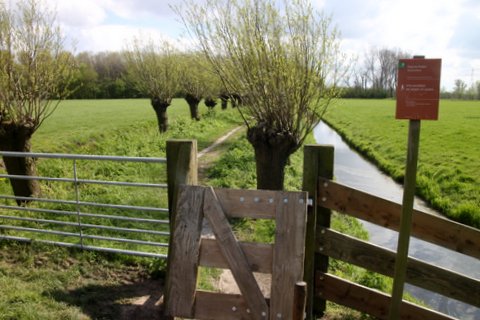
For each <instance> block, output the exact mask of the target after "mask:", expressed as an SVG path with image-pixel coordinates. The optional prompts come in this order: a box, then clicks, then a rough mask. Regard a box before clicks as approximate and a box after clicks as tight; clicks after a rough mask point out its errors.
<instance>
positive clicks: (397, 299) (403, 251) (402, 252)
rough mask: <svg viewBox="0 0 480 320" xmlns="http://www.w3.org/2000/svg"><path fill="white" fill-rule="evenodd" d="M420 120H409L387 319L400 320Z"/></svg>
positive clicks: (410, 228)
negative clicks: (395, 252) (395, 254)
mask: <svg viewBox="0 0 480 320" xmlns="http://www.w3.org/2000/svg"><path fill="white" fill-rule="evenodd" d="M420 125H421V121H420V120H410V121H409V126H408V146H407V161H406V164H405V178H404V185H403V200H402V214H401V215H400V228H399V231H398V242H397V257H396V259H395V275H394V277H393V288H392V299H391V304H390V311H389V316H388V318H389V319H390V320H398V319H400V315H399V311H400V305H401V304H402V297H403V291H404V287H405V278H406V274H407V262H408V248H409V246H410V235H411V233H412V217H413V201H414V200H415V189H416V187H417V162H418V151H419V149H420Z"/></svg>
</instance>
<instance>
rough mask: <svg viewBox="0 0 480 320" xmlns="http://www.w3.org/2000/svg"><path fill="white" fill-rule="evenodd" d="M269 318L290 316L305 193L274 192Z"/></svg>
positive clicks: (300, 257)
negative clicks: (274, 223) (274, 214)
mask: <svg viewBox="0 0 480 320" xmlns="http://www.w3.org/2000/svg"><path fill="white" fill-rule="evenodd" d="M275 203H276V208H277V210H276V231H275V248H274V251H273V267H272V268H273V270H272V289H271V294H270V320H278V319H292V318H293V301H294V295H295V284H296V283H297V282H298V281H300V280H302V279H303V262H304V258H305V230H306V219H307V193H306V192H301V193H299V192H278V193H277V194H276V198H275Z"/></svg>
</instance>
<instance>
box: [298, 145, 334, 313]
mask: <svg viewBox="0 0 480 320" xmlns="http://www.w3.org/2000/svg"><path fill="white" fill-rule="evenodd" d="M333 154H334V147H333V146H332V145H305V147H304V151H303V184H302V190H303V191H307V192H308V197H309V199H310V200H311V201H312V203H311V204H312V205H311V206H309V207H308V212H307V233H306V237H305V267H304V280H305V282H306V283H307V307H306V314H307V319H309V320H310V319H315V316H322V315H323V313H324V312H325V309H326V301H325V300H324V299H321V298H317V297H315V271H316V270H319V271H322V272H327V269H328V256H325V255H322V254H319V253H315V252H316V248H315V240H316V232H317V231H316V230H317V229H318V230H320V229H321V228H322V227H323V228H329V227H330V216H331V210H329V209H326V208H323V207H321V206H320V205H319V203H318V201H317V195H318V177H323V178H327V179H332V178H333Z"/></svg>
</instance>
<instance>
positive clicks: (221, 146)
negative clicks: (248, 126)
mask: <svg viewBox="0 0 480 320" xmlns="http://www.w3.org/2000/svg"><path fill="white" fill-rule="evenodd" d="M244 130H245V127H243V126H240V127H236V128H235V129H233V130H231V131H230V132H228V133H227V134H225V135H223V136H221V137H220V138H218V139H217V140H216V141H215V142H214V143H213V144H212V145H210V146H208V147H207V148H205V149H203V150H201V151H200V152H199V153H198V155H197V158H198V181H200V184H205V182H206V178H207V177H206V172H207V170H208V168H210V166H212V165H213V164H214V163H215V161H217V160H218V158H219V157H220V155H221V154H222V152H223V151H225V150H226V149H227V147H228V145H227V144H226V143H225V142H226V141H227V140H228V139H230V138H233V137H234V136H236V135H240V133H242V132H243V131H244Z"/></svg>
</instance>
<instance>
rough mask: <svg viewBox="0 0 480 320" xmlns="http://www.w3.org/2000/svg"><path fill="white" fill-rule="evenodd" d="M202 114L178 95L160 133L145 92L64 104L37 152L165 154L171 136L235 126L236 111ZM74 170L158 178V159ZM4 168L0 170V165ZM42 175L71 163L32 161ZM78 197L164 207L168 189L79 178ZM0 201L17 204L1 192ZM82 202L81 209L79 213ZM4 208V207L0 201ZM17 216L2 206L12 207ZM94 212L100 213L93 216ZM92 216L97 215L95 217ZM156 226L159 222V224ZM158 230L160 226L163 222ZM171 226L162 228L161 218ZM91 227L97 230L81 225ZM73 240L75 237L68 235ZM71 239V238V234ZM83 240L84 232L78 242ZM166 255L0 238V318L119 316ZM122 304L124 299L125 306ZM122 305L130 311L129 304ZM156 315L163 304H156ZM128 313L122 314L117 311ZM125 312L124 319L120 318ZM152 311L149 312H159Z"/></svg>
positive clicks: (53, 189)
mask: <svg viewBox="0 0 480 320" xmlns="http://www.w3.org/2000/svg"><path fill="white" fill-rule="evenodd" d="M200 111H201V113H202V116H203V119H202V120H201V121H198V122H197V121H192V120H190V118H189V112H188V107H187V105H186V103H184V101H183V100H180V99H178V100H174V103H173V105H172V106H171V107H170V108H169V110H168V114H169V120H170V129H169V131H168V132H167V133H165V134H160V133H159V132H158V128H157V122H156V118H155V114H154V112H153V110H152V108H151V107H150V105H149V101H148V100H94V101H93V100H92V101H88V100H71V101H65V102H62V104H60V106H59V108H58V109H57V110H56V112H55V113H54V114H53V116H52V117H50V118H48V119H47V120H46V121H45V123H44V124H43V126H42V127H41V128H40V129H39V131H38V132H37V133H35V135H34V137H33V139H32V151H34V152H49V153H51V152H55V153H56V152H60V153H77V154H100V155H118V156H145V157H164V156H165V143H166V140H167V139H172V138H181V139H196V140H197V141H198V148H199V150H201V149H203V148H205V147H206V146H208V145H210V144H212V143H213V142H214V141H215V140H216V139H217V138H218V137H220V136H222V135H223V134H225V133H226V132H228V131H230V130H231V129H232V128H234V127H237V126H238V125H240V124H241V120H240V117H239V115H238V112H237V111H236V110H232V109H229V110H227V111H220V110H219V108H217V110H216V112H215V114H212V113H208V112H207V108H206V107H205V106H201V109H200ZM77 171H78V175H79V178H83V179H96V180H114V181H131V182H135V181H142V182H149V183H164V182H165V181H166V169H165V166H164V165H160V166H158V165H154V166H152V165H151V164H147V165H138V164H129V163H121V164H113V163H109V162H81V161H78V163H77ZM0 172H2V169H1V167H0ZM38 173H39V175H41V176H52V177H71V176H72V163H71V161H61V160H50V159H48V160H38ZM41 189H42V197H45V198H51V199H67V200H72V199H74V195H75V193H74V190H73V189H74V188H73V186H72V185H71V184H65V183H63V184H62V183H57V182H42V183H41ZM0 193H1V194H10V193H11V190H10V185H9V183H8V181H7V180H6V179H3V180H0ZM80 196H81V200H82V201H93V202H98V203H113V204H126V205H139V206H153V207H163V208H165V207H166V206H167V203H166V202H167V199H166V195H165V192H162V191H161V192H160V193H159V191H158V190H151V191H148V190H145V189H132V188H127V187H121V188H119V187H112V186H110V187H109V186H97V185H82V186H81V188H80ZM2 204H5V205H14V203H13V202H12V201H6V200H2ZM30 206H31V207H33V208H39V207H42V208H46V209H49V210H67V211H75V208H74V207H71V206H70V207H69V205H59V204H41V203H34V204H31V205H30ZM83 209H84V210H85V211H86V212H88V213H95V214H103V215H112V214H114V215H125V216H128V215H134V214H135V216H136V217H137V218H138V217H141V218H155V219H165V218H167V217H166V214H165V216H163V217H162V216H155V217H152V216H150V215H149V214H150V213H149V212H140V214H141V216H139V212H138V211H137V212H130V211H128V210H127V211H125V210H123V211H121V212H118V210H112V209H105V208H91V207H88V208H83ZM83 209H82V211H83ZM0 213H1V214H6V213H7V212H6V211H4V209H0ZM12 214H15V213H13V212H8V215H12ZM17 214H18V215H19V216H22V217H29V218H42V219H53V218H54V219H55V220H63V221H70V222H72V221H75V217H74V216H59V215H56V214H49V213H36V212H18V213H17ZM95 219H96V218H95ZM95 219H93V218H85V217H83V218H82V222H83V223H92V224H93V223H98V222H99V221H96V220H95ZM97 220H98V219H97ZM102 223H103V224H106V225H115V226H116V227H128V228H145V225H141V224H140V223H134V224H132V223H128V222H124V221H115V220H111V221H110V220H105V219H103V221H102ZM2 224H9V225H17V226H22V227H35V228H44V227H49V228H51V229H56V230H60V231H64V232H75V230H74V229H75V228H74V227H59V226H54V225H45V224H36V223H31V222H22V221H12V220H6V219H2ZM160 227H162V226H160ZM160 227H158V226H157V227H156V229H155V230H157V231H160V230H161V228H160ZM163 227H165V228H168V226H163ZM0 232H2V233H5V232H6V233H8V234H9V235H13V236H25V237H29V236H32V234H31V233H28V232H16V231H4V230H0ZM84 232H88V233H89V234H97V230H93V229H90V230H87V231H84ZM99 234H102V235H103V236H115V237H124V238H129V237H130V233H121V232H116V233H112V232H109V231H103V232H101V233H99ZM35 238H43V239H49V240H57V241H67V239H66V237H62V236H54V235H48V234H35ZM135 238H137V239H138V238H140V239H141V240H146V241H159V242H165V241H166V239H158V236H150V235H148V234H139V233H137V234H136V236H135ZM70 241H72V240H70ZM73 241H75V240H73ZM84 241H85V240H84ZM86 241H87V242H84V244H89V245H103V246H106V245H108V246H110V247H115V248H123V249H129V250H141V249H142V247H141V246H139V245H135V244H133V245H132V244H122V243H117V242H115V243H114V242H105V241H103V242H102V243H101V244H100V243H98V242H97V241H95V240H86ZM149 249H150V250H149V251H154V252H156V253H166V252H164V250H165V248H153V249H152V248H151V247H150V248H149ZM164 263H165V262H164V261H163V260H154V259H143V258H136V257H129V256H123V255H111V254H104V253H98V252H81V251H77V250H73V251H72V250H68V249H62V248H55V247H51V246H44V245H41V244H38V243H35V242H34V243H33V244H32V245H24V244H14V243H11V242H0V286H1V289H0V319H120V318H119V317H120V316H121V315H122V313H124V311H125V308H127V307H128V305H129V302H128V301H127V300H128V299H127V297H128V296H129V295H132V297H135V296H137V297H138V296H142V295H146V294H152V292H145V293H144V294H142V293H141V292H140V293H139V292H137V291H138V290H144V289H145V285H143V284H142V283H143V282H145V281H147V280H148V281H151V279H147V278H149V275H150V274H151V273H152V272H156V271H157V270H161V269H162V266H164ZM150 286H151V287H152V288H151V289H152V291H153V292H154V293H155V294H161V292H160V291H159V290H160V289H159V288H161V284H160V283H152V284H151V285H150ZM124 302H125V305H124ZM127 311H128V310H127ZM154 312H156V313H158V312H159V311H158V310H157V311H154ZM123 318H125V317H123ZM123 318H122V319H123ZM156 318H157V317H154V318H153V319H156Z"/></svg>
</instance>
